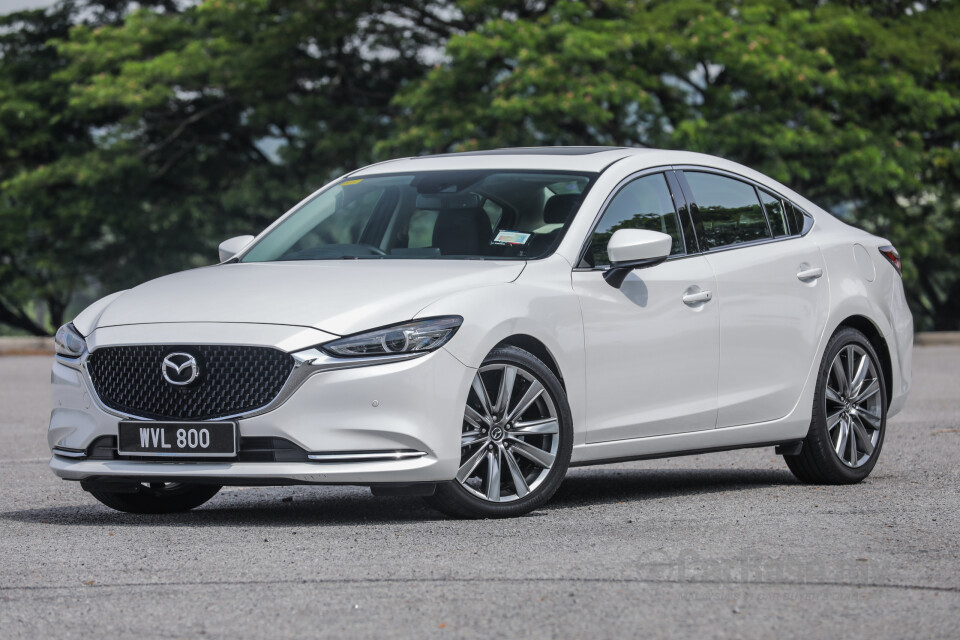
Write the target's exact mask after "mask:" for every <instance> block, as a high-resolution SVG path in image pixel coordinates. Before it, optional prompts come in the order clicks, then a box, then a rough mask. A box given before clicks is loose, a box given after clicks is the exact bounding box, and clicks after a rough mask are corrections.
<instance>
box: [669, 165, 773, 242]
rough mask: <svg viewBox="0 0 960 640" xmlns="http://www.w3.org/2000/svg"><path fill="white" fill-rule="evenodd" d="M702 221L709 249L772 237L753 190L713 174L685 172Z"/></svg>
mask: <svg viewBox="0 0 960 640" xmlns="http://www.w3.org/2000/svg"><path fill="white" fill-rule="evenodd" d="M684 175H685V176H686V178H687V182H688V183H689V184H690V189H691V190H692V191H693V198H694V200H696V202H697V207H698V208H699V210H700V218H701V220H702V221H703V230H704V238H703V240H704V243H705V244H706V247H707V248H708V249H716V248H718V247H728V246H730V245H734V244H741V243H744V242H753V241H754V240H764V239H766V238H769V237H770V229H769V228H768V227H767V220H766V218H764V216H763V209H762V208H761V206H760V201H759V200H758V199H757V192H756V190H755V189H754V188H753V186H751V185H749V184H747V183H745V182H740V181H739V180H734V179H732V178H727V177H725V176H720V175H717V174H714V173H702V172H699V171H684Z"/></svg>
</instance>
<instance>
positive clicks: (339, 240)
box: [242, 171, 595, 262]
mask: <svg viewBox="0 0 960 640" xmlns="http://www.w3.org/2000/svg"><path fill="white" fill-rule="evenodd" d="M594 178H595V174H569V173H562V172H537V171H431V172H423V173H413V174H400V175H380V176H369V177H364V178H354V179H347V180H344V181H342V182H340V183H339V184H337V185H335V186H333V187H331V188H329V189H327V190H326V191H324V192H323V193H320V194H319V195H317V196H316V197H315V198H313V199H312V200H310V201H308V202H306V203H305V204H304V205H303V206H302V207H300V208H299V209H298V210H297V211H295V212H294V213H293V214H292V215H290V216H289V217H288V218H287V219H286V220H284V221H283V222H282V223H281V224H279V225H278V226H277V227H276V228H275V229H273V230H272V231H271V232H270V233H268V234H267V235H266V236H264V237H263V238H262V239H261V240H260V241H259V242H258V243H257V244H256V245H254V246H253V248H252V249H251V250H250V251H249V252H248V253H247V254H246V255H245V256H244V257H243V259H242V261H243V262H273V261H281V260H342V259H363V258H371V259H394V258H398V259H399V258H417V259H488V260H505V259H507V260H509V259H532V258H542V257H544V256H547V255H549V254H550V253H552V252H553V251H554V250H555V249H556V247H557V245H558V244H559V243H560V240H561V238H562V237H563V233H564V231H565V230H566V228H567V226H568V225H569V223H570V222H571V221H572V219H573V216H574V214H575V213H576V212H577V209H579V208H580V203H581V202H582V200H583V197H584V195H586V192H587V189H588V188H589V187H590V185H591V184H592V183H593V180H594Z"/></svg>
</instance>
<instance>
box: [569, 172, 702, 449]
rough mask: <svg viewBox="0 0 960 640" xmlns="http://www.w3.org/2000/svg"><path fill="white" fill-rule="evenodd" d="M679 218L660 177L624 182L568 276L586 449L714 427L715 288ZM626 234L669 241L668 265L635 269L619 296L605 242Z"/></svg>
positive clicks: (646, 177)
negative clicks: (576, 309) (579, 342)
mask: <svg viewBox="0 0 960 640" xmlns="http://www.w3.org/2000/svg"><path fill="white" fill-rule="evenodd" d="M678 196H679V194H678ZM683 215H686V211H683ZM679 220H680V218H679V216H678V213H677V208H676V206H675V202H674V199H673V195H672V193H671V190H670V189H669V187H668V183H667V181H666V179H665V177H664V175H663V174H662V173H656V174H651V175H646V176H642V177H639V178H637V179H635V180H633V181H631V182H628V183H627V184H626V185H624V186H623V187H622V188H621V189H620V190H619V192H618V193H617V194H616V195H615V196H614V198H613V199H612V200H611V201H610V203H609V205H608V206H607V208H606V210H605V211H604V213H603V214H602V216H601V219H600V222H599V224H598V226H597V229H596V231H595V232H594V233H593V236H592V241H591V246H590V248H589V249H588V250H587V254H586V256H585V264H583V265H582V267H583V268H579V269H577V270H575V271H574V272H573V288H574V290H575V291H576V293H577V295H578V296H579V298H580V306H581V311H582V314H583V325H584V334H585V345H584V346H585V351H586V374H587V416H588V425H587V441H588V442H591V443H593V442H608V441H614V440H625V439H629V438H641V437H646V436H656V435H663V434H670V433H680V432H686V431H698V430H704V429H712V428H714V426H715V425H716V417H717V376H718V367H719V360H720V348H719V344H720V341H719V316H718V311H717V303H716V301H715V300H713V299H712V297H713V294H714V293H715V291H716V281H715V278H714V276H713V272H712V270H711V267H710V265H709V263H708V262H707V260H706V259H705V258H704V257H703V256H701V255H698V254H697V253H695V252H691V253H688V251H687V249H688V247H687V244H686V243H685V239H684V235H683V233H682V231H681V225H680V224H679ZM625 228H633V229H650V230H654V231H662V232H664V233H668V234H670V235H671V236H673V238H674V244H673V250H672V253H671V257H670V258H669V259H668V260H667V261H666V262H664V263H661V264H659V265H657V266H655V267H650V268H647V269H638V270H635V271H634V272H632V273H631V274H630V275H628V276H627V278H626V280H624V282H623V285H622V286H621V287H620V288H619V289H616V288H614V287H612V286H610V285H609V284H607V283H606V282H605V281H604V279H603V276H602V268H603V267H604V266H605V265H606V264H608V262H609V261H608V259H607V254H606V247H607V241H608V240H609V239H610V236H611V235H613V232H614V231H616V230H617V229H625ZM687 240H688V241H692V239H691V238H688V239H687ZM707 298H710V299H707Z"/></svg>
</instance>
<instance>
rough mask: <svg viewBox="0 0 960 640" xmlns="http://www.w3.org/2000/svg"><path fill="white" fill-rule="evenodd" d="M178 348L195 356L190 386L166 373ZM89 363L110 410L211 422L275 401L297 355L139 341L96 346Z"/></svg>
mask: <svg viewBox="0 0 960 640" xmlns="http://www.w3.org/2000/svg"><path fill="white" fill-rule="evenodd" d="M175 352H182V353H188V354H190V355H192V356H193V357H194V358H196V361H197V364H198V367H199V370H200V374H199V376H197V379H196V380H194V381H193V382H191V383H190V384H188V385H186V386H176V385H174V384H171V383H170V382H168V381H167V380H165V379H164V377H163V369H162V367H163V359H164V358H165V357H166V356H167V355H169V354H170V353H175ZM87 367H88V369H89V371H90V379H91V380H92V381H93V386H94V388H95V389H96V390H97V395H98V396H100V400H101V402H103V403H104V404H105V405H106V406H108V407H110V408H111V409H115V410H117V411H120V412H122V413H126V414H129V415H133V416H139V417H143V418H152V419H155V420H209V419H213V418H222V417H225V416H232V415H236V414H239V413H246V412H248V411H253V410H255V409H259V408H261V407H263V406H266V405H267V404H270V402H272V401H273V399H274V398H276V397H277V394H279V393H280V389H281V388H282V387H283V383H284V382H286V380H287V378H288V377H289V375H290V372H291V371H292V370H293V357H292V356H290V355H289V354H286V353H284V352H282V351H278V350H276V349H271V348H269V347H245V346H222V345H204V346H174V345H138V346H132V347H103V348H101V349H97V350H96V351H94V352H93V353H92V354H90V359H89V360H88V361H87Z"/></svg>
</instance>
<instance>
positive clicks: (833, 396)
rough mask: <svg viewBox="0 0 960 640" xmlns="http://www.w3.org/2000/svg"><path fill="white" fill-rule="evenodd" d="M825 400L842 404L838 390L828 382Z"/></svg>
mask: <svg viewBox="0 0 960 640" xmlns="http://www.w3.org/2000/svg"><path fill="white" fill-rule="evenodd" d="M827 400H829V401H830V402H836V403H837V404H843V401H842V400H841V399H840V392H839V391H837V390H835V389H834V388H833V387H831V386H830V385H829V384H828V385H827Z"/></svg>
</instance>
